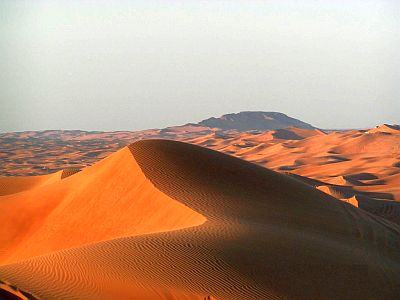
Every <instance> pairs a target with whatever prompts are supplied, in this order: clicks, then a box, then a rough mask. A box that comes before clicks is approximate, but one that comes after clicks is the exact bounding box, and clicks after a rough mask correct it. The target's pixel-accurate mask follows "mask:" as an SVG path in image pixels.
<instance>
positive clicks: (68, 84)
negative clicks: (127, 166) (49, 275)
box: [0, 0, 400, 131]
mask: <svg viewBox="0 0 400 300" xmlns="http://www.w3.org/2000/svg"><path fill="white" fill-rule="evenodd" d="M0 70H1V73H0V131H22V130H41V129H84V130H139V129H146V128H161V127H165V126H169V125H179V124H183V123H187V122H192V121H193V122H194V121H200V120H201V119H204V118H208V117H211V116H219V115H222V114H224V113H230V112H238V111H242V110H264V111H280V112H284V113H286V114H288V115H290V116H293V117H295V118H299V119H301V120H303V121H305V122H309V123H311V124H313V125H315V126H318V127H322V128H350V127H366V126H373V125H376V124H378V123H383V122H386V123H400V114H399V113H400V1H397V0H393V1H368V0H362V1H351V0H344V1H333V0H326V1H284V0H276V1H250V0H246V1H233V0H231V1H200V0H198V1H194V0H193V1H189V0H186V1H166V0H159V1H151V0H143V1H40V0H35V1H16V0H10V1H8V0H2V1H1V2H0Z"/></svg>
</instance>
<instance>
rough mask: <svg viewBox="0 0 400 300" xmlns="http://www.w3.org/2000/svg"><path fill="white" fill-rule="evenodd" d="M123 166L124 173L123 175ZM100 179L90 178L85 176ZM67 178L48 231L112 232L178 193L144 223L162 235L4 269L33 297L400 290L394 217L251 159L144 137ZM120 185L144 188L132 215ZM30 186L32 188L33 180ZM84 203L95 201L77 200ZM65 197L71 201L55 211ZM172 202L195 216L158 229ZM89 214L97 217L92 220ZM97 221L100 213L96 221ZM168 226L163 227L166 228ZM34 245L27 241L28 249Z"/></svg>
mask: <svg viewBox="0 0 400 300" xmlns="http://www.w3.org/2000/svg"><path fill="white" fill-rule="evenodd" d="M119 170H124V171H123V174H120V173H119V172H121V171H119ZM132 170H133V171H132ZM132 172H133V174H132ZM94 174H96V176H94V177H91V176H93V175H94ZM135 174H136V175H135ZM123 175H125V176H123ZM97 176H100V178H102V179H96V178H97ZM103 176H104V177H103ZM113 176H116V177H117V180H113V179H112V177H113ZM88 178H91V179H88ZM97 180H98V182H97V184H96V185H90V183H92V182H96V181H97ZM110 180H112V183H110ZM88 181H90V183H89V182H88ZM132 182H134V183H132ZM138 182H141V183H140V184H138ZM64 184H65V185H66V184H68V186H69V188H68V193H70V195H71V194H73V195H76V196H74V197H77V198H76V199H75V200H70V198H69V197H72V196H69V197H67V196H65V197H64V199H66V200H64V201H65V202H64V201H63V202H61V203H60V204H59V205H58V206H57V208H56V209H54V210H53V211H54V212H55V213H52V214H50V215H49V216H48V217H47V218H46V222H50V220H51V224H54V225H55V226H56V229H54V236H62V235H65V234H67V231H63V230H62V228H63V227H62V226H61V227H58V226H57V224H58V222H60V223H61V224H63V223H65V222H70V221H69V220H71V219H72V220H74V222H76V223H79V221H80V222H81V223H82V224H84V225H81V226H85V231H84V232H83V231H82V232H80V233H79V234H81V235H86V234H89V235H90V234H92V232H96V231H98V230H99V229H98V228H97V226H100V224H104V226H105V224H108V225H107V226H109V225H110V224H111V225H112V226H110V227H108V228H110V230H111V228H120V227H125V226H129V224H130V223H129V222H128V220H125V219H124V216H125V215H132V214H133V215H134V216H135V217H134V218H133V217H132V218H131V219H130V221H134V219H135V218H139V217H140V215H141V214H145V215H146V217H149V218H153V214H152V213H151V212H152V211H155V213H159V212H158V210H159V209H160V208H161V207H163V205H164V203H171V202H173V201H176V203H175V202H174V203H175V204H173V205H175V206H176V207H175V208H171V209H170V212H169V213H168V214H166V215H164V216H163V217H162V219H159V220H157V221H155V220H151V221H152V222H150V223H149V224H154V223H155V224H156V226H158V229H159V230H158V232H157V233H151V234H145V235H139V236H126V237H123V238H119V239H111V240H109V241H102V242H98V243H94V244H90V245H85V246H81V247H76V248H72V249H66V250H63V251H58V252H53V253H50V254H47V255H44V256H40V257H34V258H31V259H29V260H26V261H21V262H18V263H14V264H10V265H3V266H1V267H0V278H2V279H3V280H6V281H7V282H10V283H13V284H14V285H16V286H18V287H19V288H21V289H23V290H26V291H29V292H31V293H32V294H33V295H35V296H37V297H41V298H46V299H204V298H205V297H208V296H212V297H215V298H216V299H398V298H399V297H400V290H399V288H398V286H399V285H398V283H399V282H400V253H399V251H398V249H399V246H400V237H399V232H400V231H399V227H398V226H397V225H395V224H393V223H391V222H389V221H386V220H384V219H381V218H379V217H375V216H372V215H370V214H368V213H366V212H364V211H362V210H360V209H357V208H355V207H353V206H352V205H350V204H348V203H344V202H341V201H339V200H337V199H335V198H333V197H331V196H329V195H327V194H325V193H322V192H321V191H318V190H316V189H315V188H313V187H312V186H310V185H308V184H306V183H303V182H301V181H300V180H298V179H296V178H292V177H290V176H287V175H284V174H279V173H276V172H274V171H270V170H268V169H265V168H262V167H260V166H257V165H254V164H251V163H249V162H246V161H243V160H240V159H237V158H234V157H231V156H227V155H225V154H222V153H219V152H215V151H212V150H208V149H205V148H201V147H198V146H194V145H190V144H185V143H180V142H172V141H163V140H153V141H140V142H136V143H134V144H132V145H131V146H130V147H129V148H125V149H123V150H122V151H121V152H117V153H116V154H115V155H113V156H112V157H109V158H108V159H106V160H104V161H102V162H100V163H99V164H98V165H96V166H94V167H93V168H89V169H87V170H83V171H82V172H80V173H77V174H75V175H73V176H71V177H69V178H67V179H66V180H65V182H64V183H62V185H64ZM126 185H134V186H135V189H136V190H137V193H140V192H142V193H143V201H144V202H143V204H142V205H140V206H137V207H135V208H134V209H132V210H131V211H130V212H129V213H128V211H127V210H128V208H127V207H128V205H129V204H128V203H132V202H133V203H135V201H137V199H136V198H131V197H130V198H129V199H126V202H124V201H122V202H121V200H120V198H121V197H122V198H123V195H125V194H126V193H127V190H125V188H124V187H125V186H126ZM55 186H56V185H54V186H50V185H49V186H47V187H46V190H45V188H44V187H43V191H42V192H41V193H40V194H43V193H45V192H46V191H49V190H52V189H56V188H55ZM60 186H61V185H60ZM83 187H87V189H88V190H85V188H83ZM89 188H91V189H90V190H89ZM59 189H61V187H59ZM93 189H98V190H100V192H97V191H94V190H93ZM72 190H73V192H72ZM146 190H151V193H158V195H159V196H158V197H160V198H162V200H163V201H165V202H164V203H163V205H160V206H158V205H156V207H153V208H149V207H148V205H149V204H148V203H149V202H150V200H149V198H148V196H149V195H148V194H147V192H143V191H146ZM34 191H35V192H37V193H38V195H39V189H35V190H34ZM85 191H86V192H85ZM85 193H86V194H85ZM96 193H99V194H102V193H108V194H107V195H106V196H105V197H104V198H103V197H100V196H97V198H93V197H89V196H91V195H93V194H96ZM148 193H150V192H148ZM77 195H81V196H80V197H79V198H78V196H77ZM82 195H83V196H82ZM32 197H33V196H32ZM157 199H158V198H157ZM172 199H174V200H172ZM13 200H16V199H13ZM10 201H11V200H10ZM19 201H22V200H19ZM160 201H161V200H160ZM13 202H15V201H13ZM86 202H89V203H92V205H89V206H88V205H87V204H85V205H84V204H82V203H86ZM24 204H26V203H23V204H22V203H20V204H18V205H24ZM70 205H73V209H70V210H69V216H68V217H65V218H64V219H62V217H63V216H64V215H65V209H66V208H68V207H69V206H70ZM171 205H172V204H171ZM99 207H105V208H106V210H107V213H104V214H99V215H96V216H95V217H93V215H92V214H93V211H97V210H98V209H99ZM163 209H167V208H166V207H163ZM178 209H181V210H183V212H182V213H181V214H183V215H185V216H186V215H187V214H190V217H188V218H187V219H188V220H189V221H186V222H183V224H184V226H182V222H177V223H179V225H181V227H186V228H183V229H180V230H175V231H172V230H171V229H172V227H173V226H164V227H163V228H162V227H161V225H163V224H165V222H167V221H168V220H169V218H170V214H171V213H173V214H177V212H176V210H178ZM148 210H150V211H148ZM194 211H195V212H196V213H194ZM30 213H32V214H33V210H32V211H31V212H30ZM203 216H204V217H203ZM204 218H206V219H207V221H205V219H204ZM86 219H89V220H90V221H89V223H91V224H93V225H92V226H87V224H86V223H87V221H86ZM99 219H101V222H96V220H99ZM193 220H195V221H193ZM204 221H205V222H204ZM93 222H96V223H93ZM69 224H70V223H68V225H69ZM85 224H86V225H85ZM174 224H175V223H174ZM95 225H96V226H95ZM195 225H196V226H195ZM189 226H191V227H189ZM166 227H167V228H168V230H169V231H165V232H162V231H163V230H165V229H166ZM72 229H73V230H76V228H75V227H72ZM153 229H154V231H156V228H153ZM74 234H78V233H77V232H75V233H74ZM72 238H73V236H72ZM64 239H65V238H64ZM61 240H62V239H61V238H60V240H59V241H58V242H61ZM44 241H45V240H44V239H43V240H42V242H44ZM34 243H37V241H35V242H34ZM34 243H33V242H32V240H30V241H29V240H27V241H26V243H25V246H28V248H29V247H30V246H32V245H33V244H34Z"/></svg>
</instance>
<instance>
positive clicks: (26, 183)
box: [0, 171, 63, 196]
mask: <svg viewBox="0 0 400 300" xmlns="http://www.w3.org/2000/svg"><path fill="white" fill-rule="evenodd" d="M62 172H63V171H59V172H56V173H52V174H48V175H39V176H16V177H8V176H0V196H6V195H11V194H15V193H19V192H23V191H27V190H30V189H33V188H37V187H40V186H44V185H47V184H51V183H53V182H56V181H59V180H61V174H62Z"/></svg>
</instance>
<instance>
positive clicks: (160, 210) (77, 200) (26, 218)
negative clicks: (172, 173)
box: [0, 148, 205, 263]
mask: <svg viewBox="0 0 400 300" xmlns="http://www.w3.org/2000/svg"><path fill="white" fill-rule="evenodd" d="M49 176H50V178H51V175H49ZM54 176H56V177H58V178H60V174H59V173H57V174H55V175H54ZM40 177H41V176H40ZM12 179H14V180H15V182H14V184H15V185H18V183H19V182H20V180H19V178H18V177H13V178H10V181H11V180H12ZM33 179H36V178H35V177H34V178H33ZM38 179H39V178H38ZM49 180H50V179H49ZM204 221H205V218H204V217H203V216H201V215H199V214H198V213H196V212H194V211H192V210H190V209H188V208H187V207H185V206H184V205H182V204H180V203H178V202H177V201H175V200H172V199H171V198H169V197H168V196H166V195H165V194H163V193H161V192H159V191H158V190H157V189H155V188H154V187H153V185H152V184H151V183H150V181H149V180H147V179H146V177H145V176H144V175H143V173H142V171H141V169H140V168H139V166H138V165H137V163H136V162H135V160H134V159H133V158H132V155H131V153H130V151H129V150H128V149H127V148H125V149H122V150H121V151H118V152H117V153H115V154H113V155H111V156H110V157H108V158H106V159H104V160H102V161H100V162H99V163H97V164H95V165H94V166H92V167H88V168H86V169H85V170H83V171H82V172H79V173H76V174H74V175H72V176H69V177H66V178H64V179H63V180H57V181H54V182H52V183H51V184H46V185H42V186H40V187H36V188H32V189H30V190H27V191H25V192H20V193H16V194H12V195H8V196H3V197H0V262H3V263H6V262H12V261H18V260H21V259H24V258H28V257H31V256H36V255H41V254H44V253H48V252H52V251H56V250H61V249H65V248H70V247H74V246H80V245H83V244H87V243H93V242H98V241H102V240H107V239H112V238H116V237H121V236H126V235H135V234H142V233H148V232H154V231H164V230H171V229H177V228H182V227H186V226H191V225H194V224H199V223H202V222H204ZM28 245H29V246H28Z"/></svg>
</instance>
